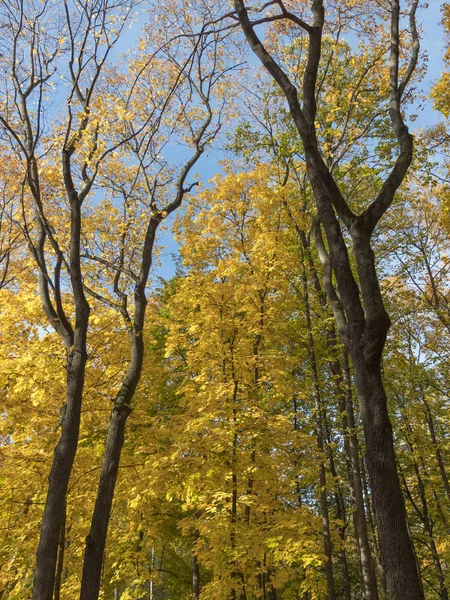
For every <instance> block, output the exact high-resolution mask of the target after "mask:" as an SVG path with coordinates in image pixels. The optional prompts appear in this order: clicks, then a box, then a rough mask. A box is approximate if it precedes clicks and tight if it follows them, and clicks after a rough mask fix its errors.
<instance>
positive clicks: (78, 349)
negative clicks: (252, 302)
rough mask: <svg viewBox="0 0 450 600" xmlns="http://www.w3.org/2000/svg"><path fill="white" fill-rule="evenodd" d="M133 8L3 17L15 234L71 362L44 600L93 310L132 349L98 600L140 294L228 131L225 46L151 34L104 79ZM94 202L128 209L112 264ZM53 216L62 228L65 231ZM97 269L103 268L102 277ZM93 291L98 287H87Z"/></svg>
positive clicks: (46, 533)
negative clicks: (18, 211) (104, 308)
mask: <svg viewBox="0 0 450 600" xmlns="http://www.w3.org/2000/svg"><path fill="white" fill-rule="evenodd" d="M134 6H135V3H134V2H133V1H130V2H128V1H124V2H122V1H119V2H110V1H109V0H105V1H104V2H103V1H100V2H93V3H89V4H88V5H86V6H84V4H83V3H78V2H74V3H69V2H67V3H64V5H62V6H61V7H59V9H60V10H58V11H54V7H53V4H52V3H51V2H42V3H39V4H38V3H36V4H35V3H34V2H27V3H25V4H24V3H15V2H8V3H5V4H4V5H3V8H2V29H3V30H4V32H5V38H4V54H3V55H2V69H3V76H4V87H3V90H2V103H1V113H0V123H1V125H2V132H3V136H4V138H5V139H6V140H7V141H8V147H9V148H12V151H13V152H12V153H13V156H14V160H15V161H16V163H17V165H18V166H19V167H21V170H22V173H21V174H20V177H21V180H20V179H19V181H18V182H17V181H15V182H14V185H15V186H16V187H17V186H18V188H19V191H20V201H21V204H22V213H23V219H22V221H21V229H22V233H23V235H24V237H25V239H26V241H27V243H28V246H29V248H30V250H31V252H32V255H33V257H34V259H35V262H36V266H37V268H38V272H39V289H40V296H41V301H42V304H43V308H44V311H45V313H46V315H47V318H48V320H49V322H50V323H51V325H52V326H53V327H54V329H55V331H56V332H57V333H58V335H59V336H60V338H61V340H62V342H63V344H64V347H65V350H66V353H67V367H66V369H67V391H66V401H65V404H64V406H63V409H62V412H61V414H62V416H61V437H60V439H59V441H58V443H57V445H56V447H55V453H54V459H53V464H52V469H51V472H50V476H49V487H48V493H47V500H46V506H45V510H44V516H43V520H42V526H41V536H40V541H39V547H38V551H37V562H36V571H35V582H34V591H33V598H39V599H45V598H49V599H50V598H51V597H52V594H53V588H54V581H55V571H56V564H57V554H58V544H59V540H60V536H61V529H62V527H63V523H64V521H65V516H64V515H65V510H66V508H65V507H66V494H67V488H68V484H69V479H70V474H71V471H72V466H73V462H74V458H75V453H76V450H77V445H78V438H79V429H80V415H81V407H82V401H83V391H84V386H85V370H86V363H87V360H88V327H89V315H90V311H91V305H90V302H89V301H88V298H89V296H90V297H91V298H94V299H95V300H96V301H97V302H105V303H106V304H107V305H108V306H109V307H110V308H114V309H116V310H117V311H118V313H119V314H121V315H122V317H123V319H124V325H123V326H124V327H125V329H126V330H127V331H128V334H129V338H130V347H131V359H130V363H129V367H128V370H127V371H126V373H124V380H123V382H122V385H121V386H120V387H119V388H118V389H116V390H115V389H112V390H111V391H110V393H111V395H112V401H113V403H114V408H113V410H112V413H111V419H110V434H109V435H108V441H107V445H106V454H105V463H104V469H103V472H102V476H101V479H100V487H99V492H98V496H97V499H98V501H97V505H96V508H95V510H94V515H93V520H92V527H91V532H90V534H89V536H88V538H87V546H86V561H85V569H84V575H83V586H82V597H83V598H84V597H86V598H87V597H94V598H96V597H97V596H98V588H99V585H100V574H101V564H102V559H103V552H104V546H105V540H106V532H107V526H108V520H109V514H110V508H111V502H112V497H113V493H114V486H115V479H116V476H117V468H118V462H119V457H120V451H121V447H122V444H123V435H124V428H125V423H126V419H127V417H128V414H129V412H130V410H131V406H130V404H131V400H132V398H133V395H134V392H135V390H136V387H137V385H138V383H139V378H140V374H141V368H142V360H143V353H144V346H143V341H142V331H143V326H144V319H145V310H146V304H147V301H146V297H145V289H146V286H147V281H148V275H149V271H150V267H151V263H152V252H153V244H154V240H155V236H156V231H157V228H158V226H159V224H160V223H161V221H163V220H164V219H165V218H166V217H167V216H168V215H169V214H171V213H172V212H173V211H174V210H176V209H177V208H178V207H179V206H180V204H181V202H182V200H183V197H184V196H185V194H186V193H187V192H188V191H189V190H190V189H192V185H193V184H191V185H190V186H186V185H185V182H186V179H187V177H188V176H189V173H190V171H191V170H192V168H193V166H194V165H195V163H196V162H197V160H198V159H199V158H200V156H201V155H202V153H203V151H204V148H205V145H206V144H208V143H209V142H210V141H212V140H213V139H214V137H215V136H216V134H217V132H218V130H219V129H220V125H221V118H222V103H221V101H220V98H218V97H214V95H213V94H214V92H215V89H216V87H217V84H218V82H221V73H222V71H223V69H222V67H221V64H220V61H219V60H218V50H217V48H218V43H219V39H220V38H219V36H217V35H215V34H213V35H212V36H209V37H208V36H206V37H205V38H202V39H201V40H200V41H199V40H198V39H191V38H190V37H189V32H186V35H184V36H181V38H180V37H178V38H175V40H170V39H168V38H164V39H161V37H159V38H158V35H156V33H155V35H153V40H152V41H153V43H154V44H155V47H154V48H153V49H150V48H149V47H148V46H147V45H146V44H145V42H143V45H142V47H141V51H144V49H145V51H146V52H147V53H150V58H148V56H147V57H146V58H143V57H142V54H141V55H140V56H137V57H135V58H134V59H133V60H132V61H130V65H129V68H128V71H122V72H120V71H116V72H113V71H112V70H110V69H109V68H108V62H107V61H108V59H109V56H110V54H111V51H112V49H113V47H114V44H115V43H116V41H117V40H118V39H119V36H120V33H121V31H122V29H123V27H124V25H125V24H126V23H127V22H128V20H129V19H130V18H131V16H132V10H133V8H134ZM161 31H162V30H159V32H160V36H161V35H163V33H161ZM164 33H165V32H164ZM149 37H152V36H149ZM158 44H161V45H160V46H159V47H158ZM58 76H59V77H60V78H61V80H60V81H58V79H57V77H58ZM152 86H156V89H155V91H153V87H152ZM52 97H53V99H54V102H57V103H59V105H60V103H61V97H64V101H65V106H64V107H63V109H62V111H61V113H60V114H58V115H57V117H56V119H55V118H50V115H49V109H50V106H51V104H49V103H50V102H51V98H52ZM213 104H214V107H213ZM175 137H178V138H179V141H180V142H181V143H182V144H183V145H184V146H185V147H188V148H191V149H192V150H191V152H192V153H191V155H190V156H188V157H187V158H186V160H185V162H184V164H182V165H181V167H180V166H179V165H175V164H169V163H168V162H167V161H164V160H163V159H162V157H161V156H160V152H161V151H162V149H163V148H164V147H165V146H166V145H167V143H168V140H169V139H170V138H172V139H174V138H175ZM121 169H122V171H120V170H121ZM18 170H19V173H20V169H18ZM125 173H126V176H125V178H124V177H123V175H124V174H125ZM100 190H103V193H108V194H109V203H110V204H114V203H115V202H116V201H118V199H120V200H121V201H122V202H123V207H124V208H123V213H122V220H121V221H120V222H117V220H116V222H115V223H112V224H114V226H115V228H113V229H112V230H111V233H113V234H115V235H116V236H117V237H116V239H115V240H114V241H112V240H111V238H110V242H109V243H110V248H112V252H111V253H110V255H111V256H110V257H109V256H108V253H105V256H106V258H105V256H99V255H97V254H96V253H95V252H93V251H92V248H97V249H98V248H101V247H102V245H103V242H104V240H103V239H102V235H101V234H100V235H99V234H98V232H96V233H94V235H93V236H91V235H90V233H89V221H92V220H95V211H96V210H97V208H99V209H100V210H101V204H102V201H100V202H99V201H98V199H96V198H95V193H97V194H98V195H100V194H101V193H102V192H100ZM136 203H141V207H144V208H145V210H144V211H142V212H141V219H142V217H143V219H144V220H143V221H141V222H140V223H138V224H134V225H135V226H130V219H132V218H133V214H134V215H135V218H138V217H137V213H138V211H137V210H136V206H135V205H136ZM59 211H61V213H62V214H63V215H64V219H63V220H62V221H57V219H58V212H59ZM113 212H114V211H113ZM89 213H90V214H89ZM130 215H131V216H130ZM65 219H67V221H65ZM99 238H100V239H99ZM109 258H110V260H109ZM89 263H93V264H97V265H100V267H99V269H98V270H97V274H93V269H92V264H91V266H89ZM108 277H110V279H109V281H108ZM124 280H125V281H124ZM91 281H94V282H95V283H96V285H95V286H93V287H90V286H89V283H90V282H91ZM130 288H132V289H133V300H134V307H133V310H132V311H131V310H130V309H129V307H128V292H129V289H130ZM111 296H112V297H113V298H114V301H113V300H111Z"/></svg>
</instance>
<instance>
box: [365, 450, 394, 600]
mask: <svg viewBox="0 0 450 600" xmlns="http://www.w3.org/2000/svg"><path fill="white" fill-rule="evenodd" d="M360 465H361V469H360V471H361V481H362V486H363V493H364V496H363V497H364V502H365V506H366V516H367V529H368V533H370V536H371V538H372V546H373V548H374V554H375V560H376V566H377V571H378V577H379V580H380V597H381V600H387V597H388V592H387V581H386V572H385V570H384V566H383V561H382V559H381V554H380V550H379V544H378V538H377V534H376V530H375V523H374V520H373V510H372V506H371V502H370V496H369V489H368V483H367V475H366V469H365V466H364V459H363V458H361V460H360Z"/></svg>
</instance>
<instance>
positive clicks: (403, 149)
mask: <svg viewBox="0 0 450 600" xmlns="http://www.w3.org/2000/svg"><path fill="white" fill-rule="evenodd" d="M234 3H235V8H236V13H237V17H238V19H239V23H240V26H241V28H242V30H243V32H244V35H245V38H246V40H247V42H248V44H249V46H250V48H251V49H252V50H253V52H254V53H255V54H256V56H257V57H258V58H259V60H260V61H261V63H262V65H263V66H264V67H265V68H266V70H267V71H268V72H269V73H270V75H271V76H272V78H273V79H274V80H275V81H276V82H277V84H278V85H279V87H280V88H281V90H282V91H283V93H284V95H285V97H286V100H287V102H288V105H289V110H290V114H291V117H292V121H293V123H294V125H295V126H296V128H297V131H298V133H299V135H300V138H301V140H302V143H303V149H304V153H305V158H306V171H307V175H308V179H309V181H310V183H311V186H312V190H313V193H314V198H315V202H316V206H317V209H318V213H319V217H320V221H321V223H322V225H323V227H324V230H325V233H326V237H327V240H328V247H329V252H330V259H331V263H330V267H329V268H328V269H327V273H326V274H325V267H324V282H325V285H324V287H325V291H326V293H327V296H328V298H329V301H330V304H331V306H332V309H333V313H334V316H335V319H336V323H337V327H338V332H339V335H340V337H341V340H342V341H343V342H344V344H345V345H346V347H347V349H348V351H349V354H350V356H351V358H352V361H353V366H354V373H355V386H356V390H357V394H358V398H359V402H360V407H361V418H362V423H363V427H364V433H365V439H366V453H367V458H366V460H367V469H368V472H369V477H370V482H371V487H372V492H373V498H374V510H375V517H376V521H377V526H378V531H379V538H380V548H381V552H382V555H383V562H384V565H385V569H386V576H387V581H388V586H389V592H390V594H391V597H392V600H423V598H424V596H423V590H422V587H421V583H420V578H419V574H418V572H417V567H416V561H415V557H414V550H413V547H412V543H411V540H410V538H409V535H408V528H407V521H406V511H405V506H404V502H403V497H402V493H401V488H400V482H399V479H398V474H397V470H396V463H395V454H394V445H393V436H392V427H391V424H390V421H389V415H388V411H387V403H386V396H385V392H384V388H383V383H382V378H381V357H382V352H383V348H384V345H385V342H386V336H387V332H388V330H389V327H390V320H389V317H388V315H387V313H386V310H385V308H384V304H383V298H382V295H381V291H380V287H379V282H378V278H377V274H376V269H375V259H374V254H373V251H372V248H371V244H370V240H371V236H372V233H373V231H374V229H375V228H376V226H377V224H378V222H379V220H380V219H381V217H382V216H383V214H384V213H385V212H386V210H387V209H388V208H389V206H390V205H391V203H392V201H393V199H394V195H395V193H396V191H397V189H398V188H399V186H400V185H401V184H402V182H403V180H404V178H405V176H406V173H407V171H408V169H409V166H410V164H411V160H412V155H413V139H412V136H411V135H410V134H409V131H408V128H407V127H406V125H405V123H404V121H403V116H402V110H401V108H402V107H401V101H402V95H403V93H404V91H405V88H406V86H407V84H408V82H409V78H410V77H411V75H412V74H413V72H414V70H415V66H416V63H417V56H418V52H419V39H418V34H417V28H416V21H415V11H416V9H417V5H418V2H417V1H415V2H413V3H412V7H411V11H410V25H411V27H410V29H411V35H412V38H413V44H412V53H411V58H410V63H409V66H408V69H407V74H406V76H405V77H404V78H403V79H401V78H400V77H399V73H400V70H399V61H400V59H399V56H400V26H399V23H400V3H399V0H391V3H390V6H391V24H390V42H391V45H390V57H389V116H390V120H391V126H392V130H393V132H394V133H395V136H396V138H397V142H398V146H399V155H398V157H397V159H396V161H395V165H394V166H393V168H392V169H391V171H390V173H389V175H388V176H387V177H386V179H385V181H384V183H383V185H382V186H381V188H380V191H379V193H378V195H377V196H376V198H375V200H373V201H372V203H370V204H369V206H368V207H367V208H366V210H364V211H363V212H362V213H361V214H360V215H356V214H354V213H353V211H352V210H351V209H350V207H349V205H348V204H347V202H346V199H345V198H344V196H343V194H342V192H341V190H340V189H339V187H338V184H337V182H336V180H335V179H334V178H333V174H332V173H331V172H330V170H329V169H328V167H327V165H326V163H325V162H324V159H323V156H322V154H321V152H320V149H319V144H318V140H317V135H316V128H315V120H316V113H317V104H316V98H317V78H318V72H319V64H320V58H321V50H322V43H323V40H322V32H323V27H324V23H325V8H324V3H323V0H313V1H312V2H311V10H312V13H313V23H312V24H311V25H309V24H306V22H303V21H300V22H299V21H298V20H296V19H294V18H293V17H292V15H289V13H288V12H287V11H284V12H282V13H281V14H280V18H284V19H288V20H290V21H291V26H294V23H295V25H296V26H299V27H301V28H302V29H303V31H306V32H307V39H308V41H307V48H308V49H307V61H306V66H305V72H304V75H303V86H302V88H301V89H300V88H297V87H296V85H294V84H293V83H292V82H291V80H290V79H289V76H288V74H287V73H286V72H285V71H284V70H283V68H282V67H281V66H280V64H279V63H278V62H277V60H276V59H275V58H274V57H273V56H272V55H271V54H270V52H269V51H268V50H267V48H266V47H265V46H264V43H263V42H261V40H260V38H259V37H258V35H257V33H256V31H255V29H254V24H253V23H252V21H251V19H250V17H249V13H248V11H247V8H246V6H245V2H244V0H235V2H234ZM300 98H301V100H302V105H301V104H300ZM338 217H339V218H338ZM343 226H345V228H346V229H347V231H348V232H349V233H350V236H351V240H352V249H353V254H354V256H355V259H356V264H357V272H358V273H357V275H358V277H356V276H355V274H354V272H353V270H352V264H351V261H350V260H349V256H348V249H347V245H346V239H345V237H344V233H343ZM321 250H322V252H321V253H322V257H323V256H324V254H325V250H324V247H323V244H322V249H321ZM333 271H334V274H335V277H336V282H337V287H338V291H339V296H338V295H337V293H336V291H335V289H334V284H333V278H332V272H333Z"/></svg>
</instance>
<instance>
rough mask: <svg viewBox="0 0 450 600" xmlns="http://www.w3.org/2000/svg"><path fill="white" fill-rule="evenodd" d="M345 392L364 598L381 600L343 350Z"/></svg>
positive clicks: (348, 454) (350, 475)
mask: <svg viewBox="0 0 450 600" xmlns="http://www.w3.org/2000/svg"><path fill="white" fill-rule="evenodd" d="M341 377H342V386H343V392H344V398H345V401H344V406H342V407H341V408H342V409H343V410H341V415H342V428H343V432H344V449H345V454H346V463H347V471H348V479H349V487H350V496H351V502H352V517H353V527H354V530H355V537H356V545H357V550H358V555H359V561H360V569H361V580H362V582H361V583H362V586H361V587H362V591H363V598H365V600H378V588H377V581H376V577H375V569H374V564H373V560H372V554H371V552H370V545H369V536H368V533H367V521H366V514H365V510H364V497H363V488H362V478H361V470H360V460H359V443H358V436H357V433H356V424H355V414H354V407H353V398H352V388H351V381H350V367H349V362H348V355H347V352H346V351H345V350H344V359H343V368H342V371H341Z"/></svg>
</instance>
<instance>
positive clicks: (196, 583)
mask: <svg viewBox="0 0 450 600" xmlns="http://www.w3.org/2000/svg"><path fill="white" fill-rule="evenodd" d="M191 565H192V598H193V599H194V600H198V598H200V567H199V564H198V558H197V555H196V554H195V553H194V552H193V553H192V557H191Z"/></svg>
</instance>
